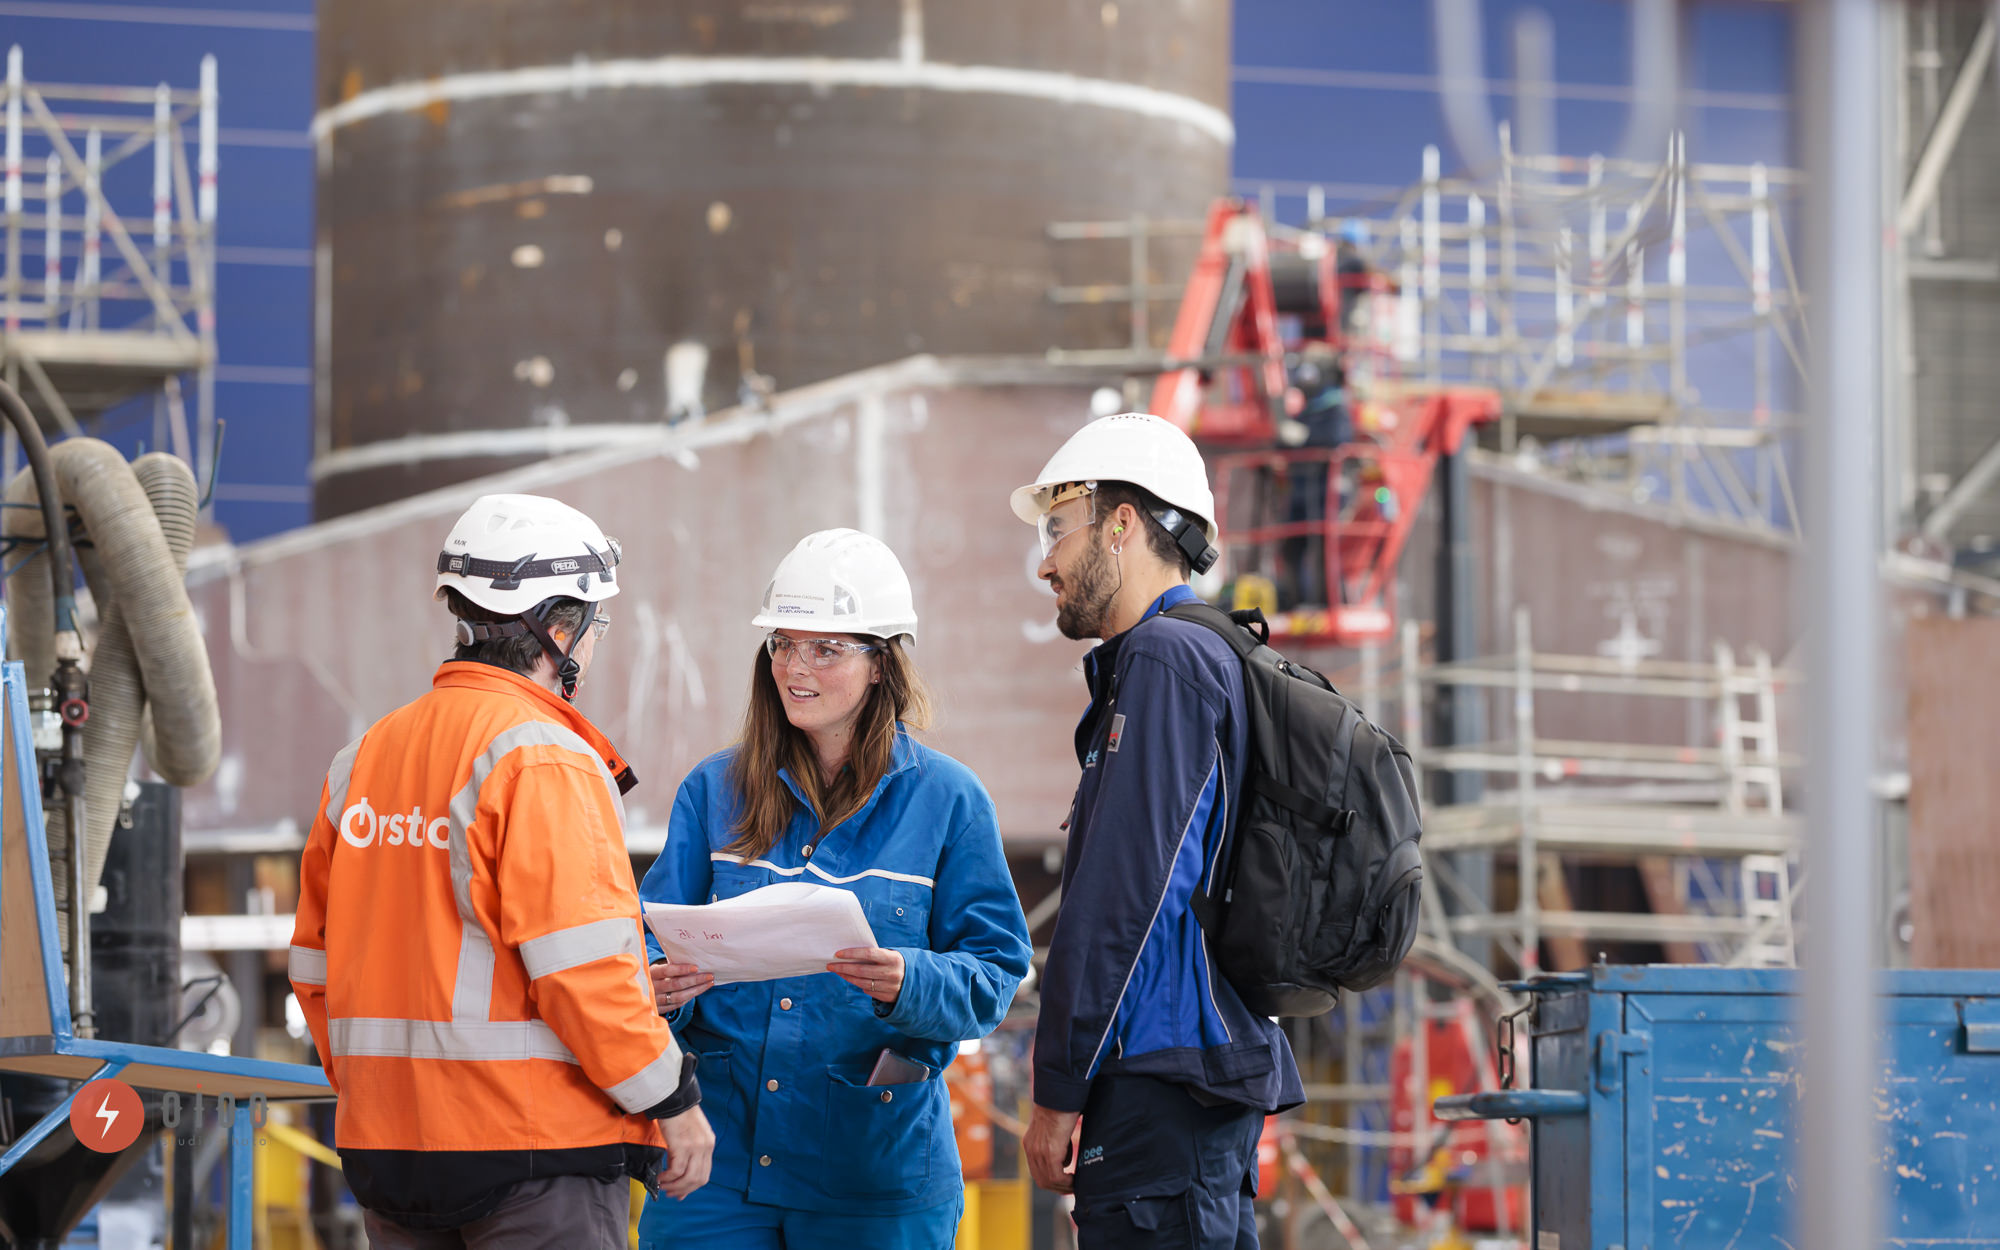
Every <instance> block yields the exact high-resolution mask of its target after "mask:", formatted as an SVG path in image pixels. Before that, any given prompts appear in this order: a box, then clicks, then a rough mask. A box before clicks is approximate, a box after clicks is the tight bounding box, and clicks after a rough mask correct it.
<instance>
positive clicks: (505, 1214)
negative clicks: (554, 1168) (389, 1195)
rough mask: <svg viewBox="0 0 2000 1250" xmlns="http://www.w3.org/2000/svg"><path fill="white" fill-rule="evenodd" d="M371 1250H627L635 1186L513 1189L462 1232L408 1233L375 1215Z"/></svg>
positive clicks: (583, 1182)
mask: <svg viewBox="0 0 2000 1250" xmlns="http://www.w3.org/2000/svg"><path fill="white" fill-rule="evenodd" d="M364 1222H365V1223H366V1225H367V1227H368V1244H369V1246H370V1247H371V1250H543V1248H544V1247H550V1246H563V1247H572V1246H573V1247H575V1248H576V1250H624V1248H625V1246H626V1245H627V1244H628V1240H629V1233H628V1230H629V1229H630V1228H631V1225H632V1185H631V1182H629V1181H627V1180H626V1179H625V1178H624V1177H622V1176H621V1177H619V1178H618V1179H617V1180H615V1181H601V1180H597V1179H596V1178H594V1177H589V1176H551V1177H549V1178H548V1179H546V1180H534V1181H522V1182H521V1183H520V1184H518V1185H515V1186H513V1187H512V1188H510V1189H509V1190H508V1191H507V1193H506V1196H505V1197H503V1198H501V1199H500V1205H499V1206H497V1207H495V1208H494V1209H493V1211H492V1213H491V1214H489V1215H486V1216H484V1217H482V1218H480V1219H476V1220H474V1221H472V1222H471V1223H470V1224H464V1225H461V1226H459V1227H457V1228H447V1229H435V1230H433V1229H416V1228H404V1227H403V1226H402V1225H401V1224H398V1223H396V1222H395V1221H394V1220H390V1219H385V1218H383V1217H382V1216H380V1215H377V1214H375V1212H373V1211H370V1212H368V1213H367V1215H366V1216H365V1217H364Z"/></svg>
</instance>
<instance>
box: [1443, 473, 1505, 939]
mask: <svg viewBox="0 0 2000 1250" xmlns="http://www.w3.org/2000/svg"><path fill="white" fill-rule="evenodd" d="M1470 459H1471V457H1470V456H1469V455H1467V452H1466V448H1465V447H1464V446H1460V447H1459V448H1458V450H1456V451H1453V452H1451V453H1449V454H1447V455H1444V456H1441V457H1440V458H1439V464H1438V472H1439V476H1440V479H1441V480H1440V485H1441V486H1442V487H1443V489H1442V490H1441V491H1440V492H1439V495H1438V500H1439V511H1440V515H1439V522H1440V530H1441V537H1442V539H1443V541H1442V542H1441V543H1440V544H1439V546H1438V561H1437V658H1438V662H1439V663H1441V664H1450V663H1453V662H1456V661H1462V660H1470V659H1472V658H1473V657H1474V656H1476V655H1477V654H1478V653H1479V636H1478V635H1479V595H1478V586H1477V580H1478V578H1477V574H1478V561H1477V555H1476V553H1475V551H1474V548H1473V543H1472V472H1471V467H1470V465H1469V463H1468V461H1469V460H1470ZM1483 698H1484V691H1483V690H1482V689H1481V688H1480V687H1477V686H1461V685H1453V684H1451V683H1448V682H1441V683H1439V685H1438V688H1437V732H1436V733H1434V734H1433V735H1432V738H1433V739H1434V740H1435V741H1438V742H1441V743H1443V744H1445V745H1446V746H1459V747H1463V746H1469V745H1471V744H1473V743H1476V742H1478V741H1479V740H1480V739H1481V738H1482V737H1483V736H1484V734H1483V733H1482V730H1481V726H1480V721H1481V719H1482V717H1481V716H1480V712H1481V711H1482V710H1483V709H1482V708H1481V706H1480V704H1481V700H1482V699H1483ZM1484 782H1485V778H1484V777H1483V776H1481V775H1480V774H1479V773H1476V772H1448V773H1440V774H1439V775H1438V778H1437V786H1436V794H1437V799H1438V801H1439V802H1440V803H1475V802H1478V801H1479V798H1480V795H1481V794H1482V793H1483V792H1484V789H1485V786H1484ZM1452 871H1453V872H1454V873H1456V874H1457V876H1458V879H1459V881H1460V883H1461V884H1463V885H1464V886H1465V888H1466V891H1467V892H1468V893H1469V894H1471V895H1472V896H1473V897H1474V898H1475V899H1477V900H1479V908H1478V910H1479V911H1480V912H1484V913H1490V912H1491V911H1492V910H1493V853H1492V852H1491V851H1460V852H1458V853H1457V854H1456V855H1454V856H1453V857H1452ZM1458 945H1459V949H1461V950H1463V951H1464V952H1465V953H1466V954H1467V955H1469V956H1470V957H1472V958H1473V959H1474V960H1477V961H1478V962H1479V963H1481V964H1482V965H1483V964H1485V963H1486V962H1487V960H1488V958H1489V957H1490V955H1491V939H1490V938H1489V937H1487V936H1485V935H1481V934H1466V935H1464V936H1463V937H1461V938H1460V939H1459V942H1458Z"/></svg>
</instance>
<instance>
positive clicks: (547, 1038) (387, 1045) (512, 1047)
mask: <svg viewBox="0 0 2000 1250" xmlns="http://www.w3.org/2000/svg"><path fill="white" fill-rule="evenodd" d="M327 1035H328V1036H327V1040H328V1042H329V1044H330V1045H331V1046H332V1048H333V1053H334V1056H335V1057H336V1058H341V1059H351V1058H354V1057H356V1056H364V1055H365V1056H377V1057H382V1058H389V1059H462V1060H469V1061H472V1062H481V1061H486V1062H496V1061H506V1060H520V1059H558V1060H561V1061H562V1062H564V1063H575V1062H576V1056H575V1055H573V1054H571V1053H570V1049H569V1047H567V1046H565V1045H563V1044H562V1040H561V1039H560V1038H558V1037H557V1036H556V1035H555V1030H553V1029H551V1028H549V1026H548V1025H547V1024H544V1023H543V1022H542V1021H540V1020H492V1021H484V1022H481V1023H477V1024H475V1023H470V1022H467V1021H462V1020H453V1021H444V1020H393V1019H378V1018H371V1017H367V1016H357V1017H350V1018H348V1019H344V1020H341V1019H336V1020H329V1021H327ZM664 1097H666V1095H665V1094H662V1095H660V1098H664ZM658 1101H659V1098H656V1099H654V1100H653V1102H658ZM651 1105H652V1103H648V1104H647V1106H651Z"/></svg>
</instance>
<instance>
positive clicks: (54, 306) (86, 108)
mask: <svg viewBox="0 0 2000 1250" xmlns="http://www.w3.org/2000/svg"><path fill="white" fill-rule="evenodd" d="M216 106H217V88H216V63H215V58H214V57H213V56H208V57H204V58H203V59H202V63H201V79H200V86H199V88H198V89H196V90H192V91H187V90H180V91H177V90H174V89H173V88H171V87H169V86H167V85H166V84H165V83H161V84H160V85H159V86H157V87H107V86H77V85H68V84H53V83H31V82H29V81H27V79H26V78H25V76H24V74H23V58H22V54H21V49H20V47H19V46H15V47H14V48H12V49H11V50H10V51H9V52H8V54H7V85H6V164H5V180H6V204H5V222H4V229H5V240H4V251H5V266H6V267H5V270H4V273H0V369H3V370H4V371H5V376H6V378H7V381H8V382H9V383H11V384H13V385H15V386H16V387H17V388H18V389H19V390H20V391H21V392H22V394H23V395H24V396H25V397H26V398H27V399H28V402H29V405H30V407H32V408H34V409H35V412H36V416H37V417H38V418H39V419H40V420H41V421H42V422H43V423H44V424H45V425H47V426H49V427H51V429H52V432H58V431H59V432H60V433H63V434H72V435H73V434H80V433H83V432H84V427H85V425H86V424H87V423H89V422H90V421H92V419H93V418H95V417H97V416H100V415H101V414H102V413H103V412H104V411H105V410H106V409H107V408H110V407H112V406H114V405H116V404H118V403H121V402H123V401H125V400H127V399H130V398H132V397H134V396H137V395H140V394H143V393H145V392H148V391H155V392H157V393H158V394H159V395H160V397H161V398H160V402H161V403H162V405H163V408H162V415H163V416H164V417H165V421H164V422H163V424H164V425H165V434H166V439H165V441H166V442H168V443H169V444H170V445H171V447H172V449H173V450H174V451H175V452H176V453H177V454H179V455H180V456H182V457H183V458H184V459H187V460H189V461H190V462H191V463H193V464H195V465H197V466H203V465H206V464H207V463H208V461H209V459H210V458H211V451H212V445H213V436H214V435H213V431H214V366H215V219H216V149H217V138H216V117H217V112H216ZM191 128H192V129H193V131H194V142H193V145H192V146H194V147H195V149H196V152H195V156H194V161H193V165H192V167H190V163H189V154H188V148H189V147H190V138H189V130H190V129H191ZM149 153H150V155H151V156H152V179H151V182H150V191H151V195H150V198H147V196H146V191H147V190H148V184H147V182H146V181H145V179H144V178H143V177H141V176H137V175H136V172H135V171H128V170H124V169H121V168H120V167H121V166H124V165H126V164H127V162H134V163H136V162H138V161H139V160H141V159H142V158H143V157H144V156H146V155H147V154H149ZM36 175H39V176H36ZM107 242H108V243H109V245H110V255H109V257H107V256H106V255H105V245H106V243H107ZM186 374H194V375H196V378H197V387H196V403H195V420H194V428H193V429H192V430H190V429H189V424H188V419H187V414H186V408H185V405H184V404H183V403H182V401H181V397H180V382H179V379H180V378H181V377H182V376H183V375H186ZM10 437H11V436H10ZM8 453H9V454H8V455H7V456H6V460H7V462H8V466H9V468H10V471H11V465H12V462H13V459H14V457H13V455H12V448H11V443H10V446H9V449H8Z"/></svg>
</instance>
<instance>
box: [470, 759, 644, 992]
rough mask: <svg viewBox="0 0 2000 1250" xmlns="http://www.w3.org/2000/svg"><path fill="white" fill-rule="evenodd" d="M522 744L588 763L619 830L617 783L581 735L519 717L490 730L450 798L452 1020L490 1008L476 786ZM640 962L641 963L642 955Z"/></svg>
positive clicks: (621, 812)
mask: <svg viewBox="0 0 2000 1250" xmlns="http://www.w3.org/2000/svg"><path fill="white" fill-rule="evenodd" d="M528 746H554V747H561V748H563V749H564V750H567V751H573V752H575V753H577V754H579V755H581V756H583V757H584V758H585V759H588V760H589V761H590V762H591V763H592V764H594V765H595V766H596V768H597V772H598V776H599V778H600V779H601V780H602V781H603V782H604V784H605V788H606V791H607V793H609V794H610V796H611V800H612V806H613V809H614V810H615V811H616V812H617V813H618V821H619V825H618V828H619V831H621V832H622V830H623V829H624V821H625V808H624V804H623V803H622V802H621V801H620V800H619V797H618V784H617V782H615V781H613V780H612V778H611V771H610V770H609V769H608V768H606V767H605V766H604V761H603V760H601V759H599V758H598V757H597V752H595V751H593V750H591V749H590V744H589V743H588V742H585V741H584V740H583V739H582V737H580V736H579V735H577V734H576V733H575V732H573V731H571V730H569V729H565V728H563V727H562V726H561V725H557V724H553V723H551V722H549V721H538V720H531V721H523V722H522V723H521V724H519V725H516V726H514V727H513V728H511V729H508V730H504V731H503V732H501V733H498V734H496V735H494V738H493V741H492V742H489V743H488V744H487V745H486V749H485V750H484V751H481V752H480V753H479V756H478V758H477V759H475V760H473V761H472V776H470V777H469V778H467V779H466V782H465V785H464V786H462V787H460V789H459V791H458V793H457V794H454V795H453V796H452V798H451V806H450V819H451V896H452V900H453V902H455V903H456V904H457V905H458V918H459V922H460V923H459V946H458V977H457V980H456V982H455V983H454V985H453V987H452V995H451V1018H452V1019H453V1020H457V1021H480V1020H485V1019H487V1018H489V1017H490V1016H491V1015H492V1013H493V965H494V951H493V942H492V940H491V939H490V938H488V937H487V935H486V930H485V929H484V928H482V927H481V926H480V923H479V915H478V913H477V912H475V911H473V909H472V843H471V839H470V838H469V837H468V836H467V835H468V831H469V830H470V829H471V828H472V822H473V819H474V817H475V816H476V815H477V814H478V811H479V791H480V790H481V788H483V787H484V786H485V784H486V779H487V778H488V777H490V776H492V775H493V770H494V769H496V768H498V767H499V766H500V761H501V760H503V759H505V758H507V756H509V755H511V754H513V753H514V752H515V751H518V750H520V749H521V748H522V747H528ZM641 962H642V963H643V962H644V957H643V955H642V956H641ZM530 975H531V976H532V975H534V974H532V973H531V974H530Z"/></svg>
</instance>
